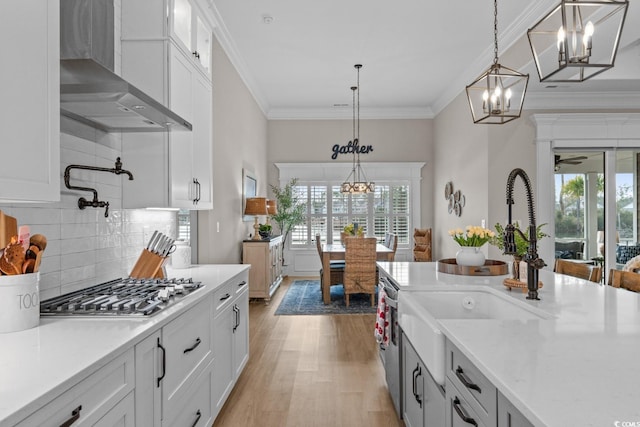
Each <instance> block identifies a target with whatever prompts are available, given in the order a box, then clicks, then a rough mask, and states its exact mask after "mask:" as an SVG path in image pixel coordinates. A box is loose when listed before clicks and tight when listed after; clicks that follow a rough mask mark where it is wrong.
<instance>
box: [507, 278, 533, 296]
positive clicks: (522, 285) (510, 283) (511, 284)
mask: <svg viewBox="0 0 640 427" xmlns="http://www.w3.org/2000/svg"><path fill="white" fill-rule="evenodd" d="M502 283H503V284H504V285H505V286H506V287H507V288H509V290H512V289H513V288H519V289H522V293H527V292H528V291H529V288H528V285H527V283H526V282H521V281H520V280H516V279H504V281H503V282H502ZM541 287H542V282H540V281H538V289H540V288H541Z"/></svg>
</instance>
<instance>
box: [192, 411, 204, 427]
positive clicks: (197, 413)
mask: <svg viewBox="0 0 640 427" xmlns="http://www.w3.org/2000/svg"><path fill="white" fill-rule="evenodd" d="M196 415H197V416H196V420H195V421H194V422H193V424H191V427H196V425H197V424H198V421H200V417H202V412H200V409H198V412H196Z"/></svg>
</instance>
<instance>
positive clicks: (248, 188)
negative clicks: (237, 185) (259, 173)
mask: <svg viewBox="0 0 640 427" xmlns="http://www.w3.org/2000/svg"><path fill="white" fill-rule="evenodd" d="M257 195H258V179H257V178H256V174H255V173H253V171H250V170H248V169H242V220H243V221H245V222H250V221H253V219H254V217H253V216H251V215H244V207H245V205H246V201H247V199H248V198H250V197H256V196H257Z"/></svg>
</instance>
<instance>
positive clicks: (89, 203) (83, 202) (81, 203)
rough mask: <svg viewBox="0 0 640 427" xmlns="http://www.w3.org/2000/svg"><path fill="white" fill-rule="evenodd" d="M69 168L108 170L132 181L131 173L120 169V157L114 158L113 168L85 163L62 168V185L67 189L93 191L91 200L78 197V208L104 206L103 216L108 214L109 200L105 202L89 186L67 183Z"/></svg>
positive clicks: (69, 177) (96, 191) (69, 176)
mask: <svg viewBox="0 0 640 427" xmlns="http://www.w3.org/2000/svg"><path fill="white" fill-rule="evenodd" d="M71 169H84V170H90V171H98V172H109V173H114V174H116V175H121V174H126V175H128V176H129V181H133V174H132V173H131V172H129V171H128V170H125V169H122V162H121V161H120V157H118V158H117V159H116V164H115V167H114V168H101V167H98V166H86V165H69V166H67V168H66V169H65V170H64V185H65V186H66V187H67V188H68V189H69V190H80V191H89V192H92V193H93V200H87V199H85V198H84V197H80V198H79V199H78V207H79V208H80V209H84V208H86V207H92V208H105V209H104V217H105V218H106V217H108V216H109V202H105V201H102V200H99V199H98V190H96V189H95V188H89V187H77V186H74V185H71V184H69V180H70V179H71Z"/></svg>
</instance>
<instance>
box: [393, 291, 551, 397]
mask: <svg viewBox="0 0 640 427" xmlns="http://www.w3.org/2000/svg"><path fill="white" fill-rule="evenodd" d="M398 311H399V313H400V326H401V327H402V329H403V330H404V332H405V334H407V336H408V337H409V339H410V341H411V344H413V346H414V348H415V349H416V351H417V352H418V354H419V355H420V357H421V359H422V361H423V362H424V363H425V365H426V366H427V368H428V369H429V372H431V375H432V376H433V379H434V380H436V382H437V383H439V384H441V385H443V384H444V378H445V354H446V353H445V336H444V334H443V333H442V329H441V324H440V321H444V320H453V319H456V320H472V321H482V320H522V321H526V320H532V319H538V320H540V319H550V318H552V316H551V315H549V314H548V313H546V312H544V311H542V310H539V309H537V308H535V307H531V306H529V305H528V304H526V303H524V302H522V301H518V300H516V299H514V298H512V297H510V296H507V295H504V294H502V293H500V292H498V291H496V290H494V289H491V288H484V289H479V288H477V287H475V288H473V289H464V288H456V289H446V290H445V289H421V290H403V291H402V292H400V293H399V295H398Z"/></svg>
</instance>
